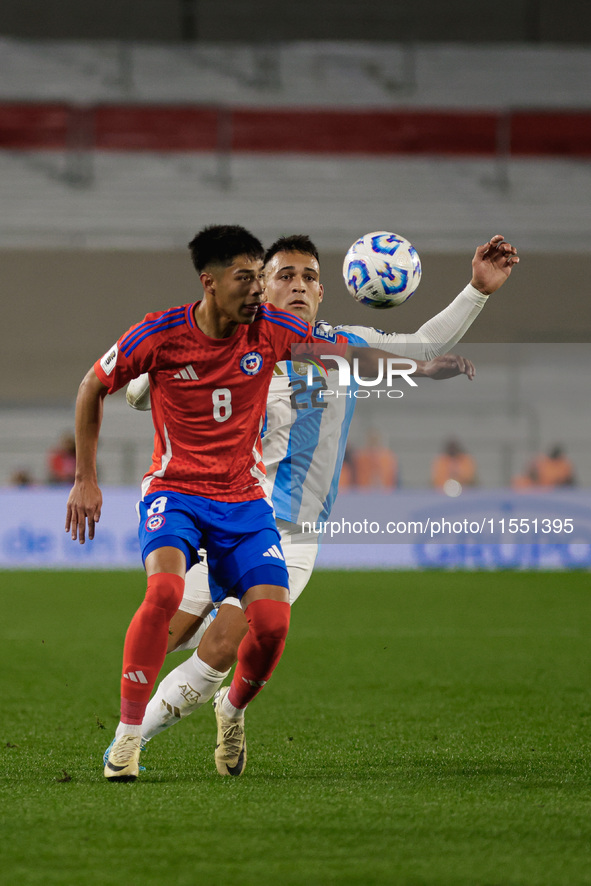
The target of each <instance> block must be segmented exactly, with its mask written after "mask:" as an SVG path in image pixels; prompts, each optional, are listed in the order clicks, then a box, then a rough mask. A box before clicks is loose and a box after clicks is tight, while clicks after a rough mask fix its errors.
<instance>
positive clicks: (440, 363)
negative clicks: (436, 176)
mask: <svg viewBox="0 0 591 886" xmlns="http://www.w3.org/2000/svg"><path fill="white" fill-rule="evenodd" d="M423 372H424V374H425V376H426V378H434V379H435V380H437V381H439V380H441V379H444V378H454V377H455V376H456V375H467V376H468V378H469V379H470V381H472V379H473V378H474V375H475V374H476V369H475V368H474V364H473V363H472V361H471V360H468V359H467V358H466V357H461V356H460V355H459V354H443V355H442V356H441V357H435V358H434V359H433V360H427V362H426V363H425V365H424V366H423Z"/></svg>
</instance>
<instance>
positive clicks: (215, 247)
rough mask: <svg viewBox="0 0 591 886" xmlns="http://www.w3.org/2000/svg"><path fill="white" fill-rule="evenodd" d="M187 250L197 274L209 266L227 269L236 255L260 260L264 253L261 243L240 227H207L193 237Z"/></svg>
mask: <svg viewBox="0 0 591 886" xmlns="http://www.w3.org/2000/svg"><path fill="white" fill-rule="evenodd" d="M189 250H190V252H191V259H192V261H193V266H194V268H195V270H196V271H197V273H198V274H200V273H201V272H202V271H203V270H205V268H207V267H208V266H209V265H221V266H222V267H226V268H227V267H228V266H229V265H231V264H232V262H233V261H234V259H235V258H236V256H237V255H245V256H246V257H247V258H250V259H257V258H260V259H262V258H263V255H264V252H265V250H264V249H263V244H262V243H261V241H260V240H257V238H256V237H255V236H254V234H251V233H250V231H247V230H246V228H243V227H242V226H241V225H208V226H207V227H206V228H203V230H201V231H199V233H198V234H196V235H195V236H194V237H193V239H192V240H191V242H190V243H189Z"/></svg>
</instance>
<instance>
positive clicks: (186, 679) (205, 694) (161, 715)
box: [142, 652, 229, 741]
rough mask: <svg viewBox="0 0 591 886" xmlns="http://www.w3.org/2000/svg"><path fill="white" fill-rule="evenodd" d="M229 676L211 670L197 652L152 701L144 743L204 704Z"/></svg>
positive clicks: (166, 681) (162, 683)
mask: <svg viewBox="0 0 591 886" xmlns="http://www.w3.org/2000/svg"><path fill="white" fill-rule="evenodd" d="M228 674H229V671H224V672H223V673H222V672H221V671H216V669H215V668H211V667H210V666H209V665H208V664H205V662H204V661H201V659H200V658H199V655H198V653H197V652H194V653H193V655H192V656H191V657H190V658H188V659H187V661H184V662H182V664H180V665H179V666H178V667H177V668H175V669H174V671H171V672H170V674H168V676H167V677H165V678H164V680H162V682H161V683H160V684H159V686H158V688H157V689H156V692H155V693H154V695H153V697H152V698H151V699H150V703H149V704H148V707H147V708H146V713H145V715H144V722H143V723H142V736H143V738H144V741H149V740H150V739H151V738H152V737H153V736H154V735H158V733H159V732H163V730H164V729H168V727H169V726H173V725H174V724H175V723H178V722H179V720H181V719H182V718H183V717H187V716H188V715H189V714H191V713H193V711H195V710H197V708H200V707H201V706H202V705H204V704H205V702H206V701H209V699H210V698H211V697H212V696H213V694H214V693H215V692H216V690H217V689H219V687H220V686H221V685H222V683H223V682H224V679H225V678H226V677H227V676H228Z"/></svg>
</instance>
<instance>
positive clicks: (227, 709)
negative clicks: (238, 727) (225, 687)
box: [222, 692, 246, 720]
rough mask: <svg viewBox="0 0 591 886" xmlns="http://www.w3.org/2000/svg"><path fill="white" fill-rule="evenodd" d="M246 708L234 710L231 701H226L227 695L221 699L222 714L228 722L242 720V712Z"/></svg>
mask: <svg viewBox="0 0 591 886" xmlns="http://www.w3.org/2000/svg"><path fill="white" fill-rule="evenodd" d="M245 711H246V708H236V707H234V705H233V704H232V702H231V701H228V693H227V692H226V695H225V697H224V698H223V699H222V713H223V714H224V716H225V717H227V718H228V720H244V712H245Z"/></svg>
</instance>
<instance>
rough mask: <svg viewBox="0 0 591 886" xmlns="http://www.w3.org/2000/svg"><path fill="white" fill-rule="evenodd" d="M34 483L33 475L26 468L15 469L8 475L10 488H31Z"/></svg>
mask: <svg viewBox="0 0 591 886" xmlns="http://www.w3.org/2000/svg"><path fill="white" fill-rule="evenodd" d="M34 483H35V481H34V479H33V475H32V474H31V472H30V471H29V470H27V468H17V469H16V471H13V472H12V474H11V475H10V485H11V486H19V487H21V488H23V487H25V486H33V485H34Z"/></svg>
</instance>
